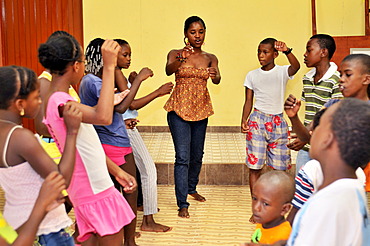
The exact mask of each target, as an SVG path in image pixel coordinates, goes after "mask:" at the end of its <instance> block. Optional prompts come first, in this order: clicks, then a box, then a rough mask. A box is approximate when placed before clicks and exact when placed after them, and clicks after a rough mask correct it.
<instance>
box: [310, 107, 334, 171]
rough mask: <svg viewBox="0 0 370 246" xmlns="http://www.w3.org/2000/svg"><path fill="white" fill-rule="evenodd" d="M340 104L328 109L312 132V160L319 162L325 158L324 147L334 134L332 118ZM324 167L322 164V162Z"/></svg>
mask: <svg viewBox="0 0 370 246" xmlns="http://www.w3.org/2000/svg"><path fill="white" fill-rule="evenodd" d="M338 105H339V103H336V104H334V105H332V106H330V107H329V108H327V109H326V111H325V113H323V115H322V116H321V118H320V123H319V124H318V126H317V127H316V128H315V130H314V131H313V132H312V136H311V141H310V143H311V147H310V157H311V158H312V159H316V160H318V161H320V160H321V158H322V157H323V154H322V153H323V152H322V150H323V146H325V142H326V141H327V139H329V134H330V133H331V132H332V130H331V118H332V116H333V114H334V112H335V110H336V109H337V107H338ZM320 164H321V165H322V162H320Z"/></svg>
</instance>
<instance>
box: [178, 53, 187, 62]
mask: <svg viewBox="0 0 370 246" xmlns="http://www.w3.org/2000/svg"><path fill="white" fill-rule="evenodd" d="M176 59H177V60H178V61H179V62H181V63H182V62H186V59H188V58H186V57H182V55H181V53H177V56H176Z"/></svg>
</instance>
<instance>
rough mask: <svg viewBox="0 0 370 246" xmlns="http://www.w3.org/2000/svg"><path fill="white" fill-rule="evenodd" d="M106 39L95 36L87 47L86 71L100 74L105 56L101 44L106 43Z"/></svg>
mask: <svg viewBox="0 0 370 246" xmlns="http://www.w3.org/2000/svg"><path fill="white" fill-rule="evenodd" d="M104 41H105V40H104V39H102V38H95V39H93V40H92V41H91V42H90V43H89V45H88V46H87V48H86V52H85V56H86V62H87V64H86V66H85V72H86V73H92V74H94V75H98V74H99V73H100V72H101V69H102V67H103V65H104V64H103V56H102V53H101V46H102V45H103V43H104Z"/></svg>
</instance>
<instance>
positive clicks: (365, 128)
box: [331, 98, 370, 169]
mask: <svg viewBox="0 0 370 246" xmlns="http://www.w3.org/2000/svg"><path fill="white" fill-rule="evenodd" d="M331 128H332V130H333V132H334V135H335V138H336V140H337V142H338V146H339V150H340V155H341V157H342V159H343V160H344V161H345V162H346V163H347V164H348V165H350V166H351V167H353V168H354V169H357V168H358V167H363V166H365V165H366V164H367V163H369V161H370V151H369V150H370V104H369V103H368V102H365V101H361V100H358V99H355V98H345V99H343V100H342V101H341V102H339V106H338V108H337V110H336V111H335V112H334V113H333V117H332V126H331Z"/></svg>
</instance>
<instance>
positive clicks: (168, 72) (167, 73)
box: [166, 67, 173, 76]
mask: <svg viewBox="0 0 370 246" xmlns="http://www.w3.org/2000/svg"><path fill="white" fill-rule="evenodd" d="M172 74H173V71H171V70H170V69H169V68H167V67H166V75H167V76H170V75H172Z"/></svg>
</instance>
